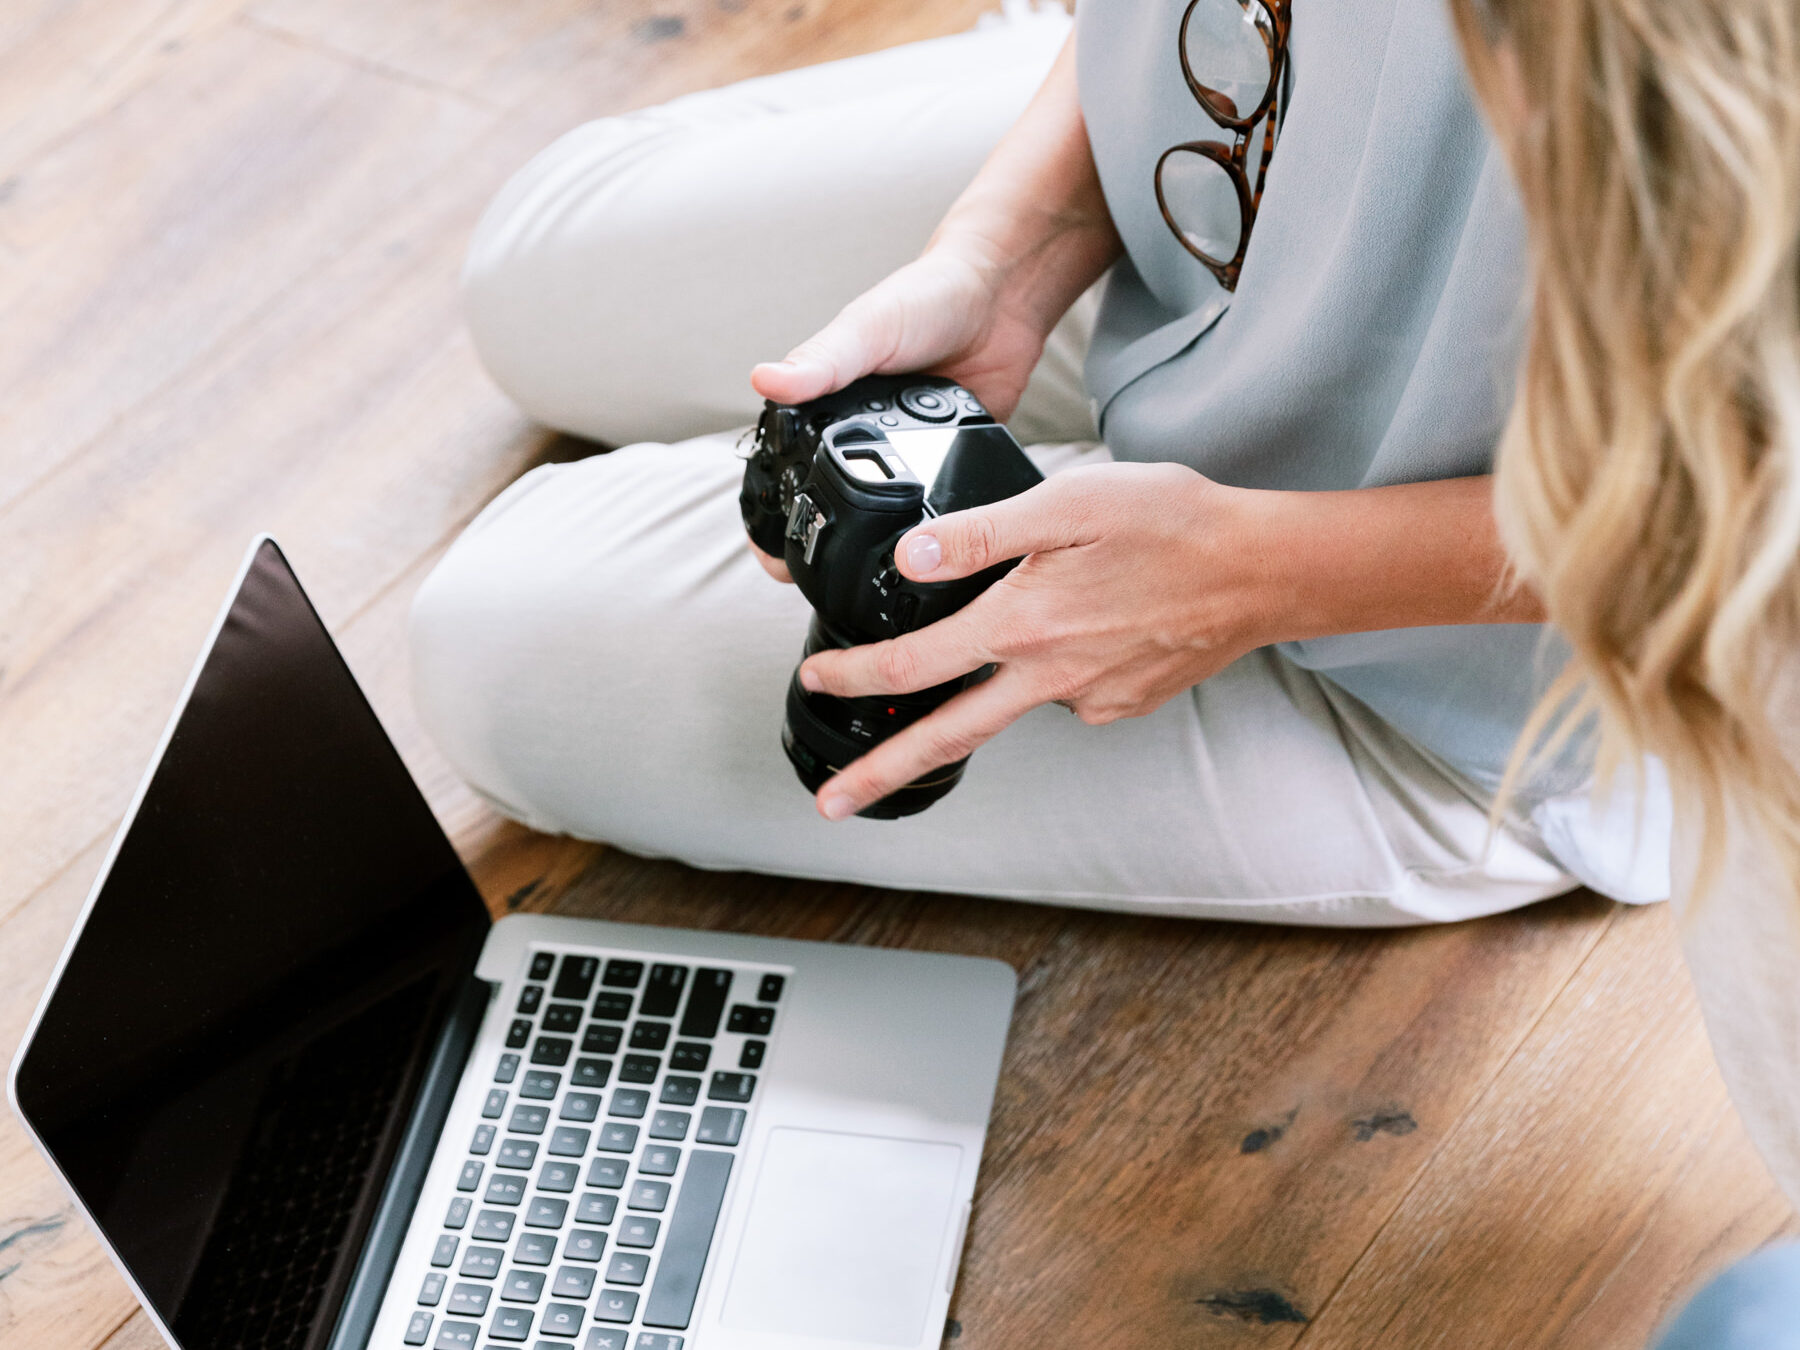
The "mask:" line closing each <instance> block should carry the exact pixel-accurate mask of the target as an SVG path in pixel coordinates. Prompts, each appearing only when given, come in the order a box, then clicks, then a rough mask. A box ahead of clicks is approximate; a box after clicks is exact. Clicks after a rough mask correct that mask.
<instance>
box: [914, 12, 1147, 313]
mask: <svg viewBox="0 0 1800 1350" xmlns="http://www.w3.org/2000/svg"><path fill="white" fill-rule="evenodd" d="M930 247H931V248H948V249H953V250H955V251H956V252H958V253H959V254H962V255H963V256H965V257H967V258H969V259H970V260H971V261H972V262H974V263H975V264H976V265H977V266H978V267H980V268H981V269H982V270H983V271H984V272H985V273H986V274H987V275H988V276H989V278H990V284H991V285H993V286H994V288H995V290H996V291H997V292H1001V293H1003V294H1004V295H1005V296H1006V297H1007V299H1008V300H1009V302H1011V303H1012V304H1014V305H1015V306H1016V307H1017V308H1019V309H1021V310H1024V311H1028V312H1029V314H1030V317H1031V319H1032V321H1033V322H1035V323H1036V324H1038V325H1039V326H1041V327H1042V329H1043V330H1044V331H1046V332H1047V331H1048V330H1049V328H1050V327H1051V326H1052V325H1053V324H1054V323H1055V322H1056V320H1057V319H1058V318H1060V317H1061V316H1062V313H1063V311H1064V310H1066V309H1067V308H1068V307H1069V306H1070V305H1071V304H1073V303H1074V302H1075V300H1076V299H1077V298H1078V297H1079V296H1080V295H1081V293H1082V292H1083V291H1084V290H1086V289H1087V288H1088V287H1089V286H1090V285H1092V284H1093V282H1094V281H1095V280H1096V279H1097V278H1098V277H1099V276H1100V274H1101V273H1102V272H1104V271H1105V270H1106V269H1107V267H1109V266H1110V265H1111V264H1112V262H1113V261H1114V259H1116V258H1117V257H1118V256H1119V254H1120V252H1121V251H1122V245H1121V244H1120V242H1119V236H1118V233H1117V231H1115V230H1114V228H1113V223H1112V217H1111V216H1110V215H1108V213H1107V210H1106V199H1105V197H1104V196H1103V195H1102V193H1101V190H1100V177H1099V174H1098V172H1097V171H1096V170H1095V168H1094V157H1093V152H1092V150H1091V149H1090V147H1089V145H1088V138H1087V124H1086V123H1085V122H1084V121H1083V119H1082V115H1081V103H1080V99H1079V97H1078V95H1077V91H1076V83H1075V37H1074V35H1073V34H1071V35H1070V36H1069V39H1068V41H1067V42H1065V43H1064V44H1063V49H1062V51H1061V53H1060V54H1059V55H1058V56H1057V58H1056V62H1055V64H1054V65H1052V67H1051V69H1050V73H1049V75H1048V76H1046V77H1045V80H1044V83H1043V85H1042V86H1041V87H1040V88H1039V89H1038V92H1037V94H1036V95H1035V96H1034V97H1033V98H1032V101H1031V103H1030V104H1029V105H1027V107H1026V109H1025V112H1024V113H1023V114H1022V115H1021V116H1020V118H1019V120H1018V122H1016V123H1015V124H1014V125H1013V128H1012V130H1010V131H1009V132H1008V133H1007V134H1006V136H1005V137H1004V138H1003V139H1002V140H1001V141H1000V143H999V144H998V145H997V146H995V147H994V150H993V153H992V154H991V155H989V156H988V159H987V162H986V163H985V164H984V165H983V166H982V168H981V171H980V172H979V173H978V174H976V176H975V178H974V180H973V181H972V182H971V183H970V184H969V186H968V188H967V189H965V190H964V192H963V194H962V195H961V196H960V197H958V198H957V200H956V201H955V203H953V204H952V206H951V207H950V210H949V211H948V212H947V213H946V214H945V216H944V219H943V221H942V223H941V224H940V225H939V226H938V229H937V232H936V233H935V234H934V235H933V236H932V240H931V244H930Z"/></svg>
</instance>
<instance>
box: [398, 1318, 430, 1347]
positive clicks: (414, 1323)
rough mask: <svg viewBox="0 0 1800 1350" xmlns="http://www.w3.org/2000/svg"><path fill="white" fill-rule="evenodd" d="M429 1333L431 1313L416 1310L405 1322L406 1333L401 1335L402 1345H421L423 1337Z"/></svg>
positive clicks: (423, 1340)
mask: <svg viewBox="0 0 1800 1350" xmlns="http://www.w3.org/2000/svg"><path fill="white" fill-rule="evenodd" d="M430 1335H431V1314H430V1313H428V1312H416V1313H414V1314H413V1315H412V1317H411V1318H409V1319H408V1320H407V1323H406V1334H405V1335H404V1336H403V1337H401V1344H403V1345H423V1344H425V1338H426V1337H428V1336H430Z"/></svg>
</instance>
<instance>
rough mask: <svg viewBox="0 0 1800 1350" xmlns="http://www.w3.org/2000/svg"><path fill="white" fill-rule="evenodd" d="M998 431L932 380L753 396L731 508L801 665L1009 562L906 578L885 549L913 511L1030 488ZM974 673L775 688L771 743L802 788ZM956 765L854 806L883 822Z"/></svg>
mask: <svg viewBox="0 0 1800 1350" xmlns="http://www.w3.org/2000/svg"><path fill="white" fill-rule="evenodd" d="M1042 481H1043V475H1042V474H1040V473H1039V472H1038V471H1037V468H1036V466H1034V465H1033V464H1032V462H1031V461H1030V460H1029V459H1027V458H1026V457H1025V452H1024V451H1023V450H1021V449H1020V448H1019V443H1018V442H1017V441H1015V440H1014V439H1013V438H1012V433H1011V432H1009V431H1007V429H1006V428H1005V427H1003V426H1001V425H1000V424H999V423H998V422H996V421H995V420H994V419H993V418H992V417H991V416H989V414H988V411H987V409H985V408H983V407H982V406H981V404H980V403H979V402H978V401H977V400H976V398H975V396H974V395H973V394H971V393H970V392H969V391H968V390H967V389H964V388H963V387H962V386H960V385H958V384H957V383H955V382H954V381H953V380H946V379H943V378H942V377H939V376H934V375H871V376H867V377H865V378H863V379H860V380H857V381H856V382H855V383H853V384H851V385H850V386H849V387H848V388H845V389H840V390H839V391H838V392H837V393H835V394H827V395H826V396H825V397H824V398H820V399H814V400H813V401H812V402H811V403H803V404H801V405H799V406H798V407H790V406H788V405H786V404H780V403H769V404H766V405H765V406H764V408H763V414H762V417H761V419H760V420H759V421H758V422H757V424H756V443H755V447H754V449H753V450H752V452H751V455H750V462H749V464H748V465H747V466H746V467H745V469H744V489H743V492H742V494H741V495H740V497H739V499H738V501H739V505H740V506H741V507H742V508H743V513H744V528H745V529H747V530H749V532H750V538H751V539H752V540H754V541H755V543H756V546H757V547H758V548H760V549H762V550H763V551H764V552H765V553H769V554H772V555H773V556H775V557H778V558H784V559H786V561H787V566H788V571H789V572H790V573H792V574H793V578H794V581H795V583H796V584H797V585H798V586H799V587H800V592H801V594H802V595H804V596H805V597H806V598H807V599H808V600H809V601H811V602H812V607H813V621H812V625H811V627H810V628H809V629H808V631H807V636H806V650H805V651H804V653H802V656H801V659H802V660H804V659H805V658H806V657H808V656H811V655H812V654H813V653H814V652H817V651H823V650H824V649H825V648H827V647H853V646H857V645H859V644H862V643H865V642H878V641H880V640H881V639H883V638H891V637H897V636H899V635H900V634H902V633H909V632H911V631H912V630H913V629H915V628H923V627H924V626H925V625H926V624H928V623H933V622H935V621H936V620H938V619H941V618H943V617H945V616H946V615H948V614H953V613H955V612H956V611H957V610H959V609H961V608H962V607H963V606H964V605H966V604H968V603H969V601H971V600H973V599H974V598H975V597H976V596H977V595H979V594H981V592H982V591H984V590H986V589H987V588H988V587H989V586H991V585H992V584H993V583H994V582H995V581H997V580H999V579H1000V578H1001V577H1002V576H1004V575H1005V574H1006V573H1007V572H1008V571H1009V570H1010V569H1011V568H1012V567H1013V566H1014V564H1015V562H1016V561H1017V560H1016V559H1012V560H1008V561H1006V562H1003V563H1000V564H998V565H996V566H994V567H990V568H988V569H987V570H985V571H983V572H979V573H977V574H976V575H974V576H971V577H964V578H960V579H958V580H956V581H930V582H921V581H909V580H908V579H906V578H905V577H902V576H901V575H900V573H899V570H898V569H897V568H896V567H895V566H894V546H895V545H896V544H897V543H899V541H900V536H901V535H902V534H904V533H906V531H908V530H910V529H911V528H912V527H913V526H915V525H917V524H918V523H919V522H920V521H921V520H924V519H926V518H927V517H930V516H939V515H943V514H944V513H946V512H949V511H962V510H966V509H968V508H969V507H972V506H985V505H987V504H988V503H989V502H997V501H999V500H1001V499H1002V498H1004V497H1011V496H1014V495H1015V494H1017V493H1020V492H1023V491H1025V489H1026V488H1029V487H1031V486H1032V485H1033V484H1035V483H1041V482H1042ZM984 676H985V672H983V671H977V672H974V673H972V674H969V675H964V676H959V677H958V678H956V679H954V680H950V681H949V682H947V683H945V684H940V685H937V686H935V687H934V688H931V689H925V690H921V691H920V692H918V693H914V694H895V695H889V696H887V697H882V698H833V697H832V696H830V695H828V694H809V693H807V692H806V691H805V690H804V689H802V688H801V687H800V676H799V671H798V670H796V671H795V673H794V678H793V679H792V680H790V681H789V683H788V696H787V721H786V724H785V725H784V726H783V727H782V732H781V744H782V747H783V748H784V749H785V750H786V751H787V756H788V758H789V759H790V760H792V761H793V765H794V770H795V772H797V773H798V774H799V775H800V781H801V782H802V783H804V784H805V785H806V788H807V790H808V791H809V792H817V791H818V790H819V787H820V786H821V785H822V784H823V783H824V782H825V780H826V779H827V778H830V777H831V776H832V775H833V774H834V773H836V772H837V771H838V770H840V769H842V768H843V767H844V766H845V765H846V764H848V763H849V762H850V761H851V760H853V759H855V758H856V757H857V756H859V755H861V754H863V753H864V752H865V751H867V750H868V749H870V747H872V746H874V745H877V744H879V743H880V742H882V741H884V740H886V739H887V738H888V737H889V736H892V735H893V734H894V733H895V732H897V731H900V730H901V729H903V728H905V727H908V726H910V725H912V723H914V722H916V721H918V720H919V719H920V718H921V717H923V716H925V715H926V714H927V713H929V712H931V711H932V710H933V709H934V708H937V707H939V706H940V705H942V704H943V703H944V702H945V701H947V700H948V699H950V698H951V697H952V696H953V695H955V694H957V693H958V692H960V691H961V690H963V689H965V688H967V687H968V686H969V685H970V684H972V683H974V682H975V681H976V680H978V679H981V678H984ZM967 763H968V760H967V759H966V758H964V759H961V760H958V761H957V762H956V763H955V764H951V765H947V766H945V767H944V768H941V769H934V770H933V771H932V772H930V773H928V774H926V775H925V776H924V777H922V778H919V779H916V780H914V781H913V782H911V783H908V784H907V785H906V786H905V787H903V788H901V789H900V790H899V791H897V792H894V793H892V794H890V795H889V796H887V797H884V798H882V799H881V800H880V801H878V802H876V803H875V804H874V805H873V806H868V807H865V808H864V809H863V810H862V811H861V812H860V813H859V814H861V815H864V816H868V817H871V818H873V819H876V820H894V819H897V818H898V817H900V816H910V815H912V814H914V813H915V812H918V811H923V810H924V809H925V808H926V807H928V806H930V805H931V804H932V803H933V802H935V801H936V800H937V799H938V798H940V797H942V796H943V795H944V794H945V793H947V792H948V791H950V789H951V788H953V787H955V786H956V784H957V781H958V780H959V779H960V778H961V777H962V772H963V766H964V765H965V764H967Z"/></svg>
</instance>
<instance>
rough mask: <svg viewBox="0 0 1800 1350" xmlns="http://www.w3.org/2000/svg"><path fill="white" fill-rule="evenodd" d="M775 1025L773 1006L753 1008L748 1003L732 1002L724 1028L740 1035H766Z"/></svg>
mask: <svg viewBox="0 0 1800 1350" xmlns="http://www.w3.org/2000/svg"><path fill="white" fill-rule="evenodd" d="M774 1026H775V1010H774V1009H773V1008H753V1007H751V1006H750V1005H749V1004H748V1003H734V1004H732V1006H731V1018H730V1020H729V1021H727V1022H726V1023H725V1030H727V1031H730V1032H735V1033H736V1034H737V1035H740V1036H767V1035H768V1034H769V1032H770V1031H771V1030H773V1028H774Z"/></svg>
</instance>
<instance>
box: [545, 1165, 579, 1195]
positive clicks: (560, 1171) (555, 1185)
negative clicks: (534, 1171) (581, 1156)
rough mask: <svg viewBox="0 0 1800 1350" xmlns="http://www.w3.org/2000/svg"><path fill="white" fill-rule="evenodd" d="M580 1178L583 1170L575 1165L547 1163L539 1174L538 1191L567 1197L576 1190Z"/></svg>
mask: <svg viewBox="0 0 1800 1350" xmlns="http://www.w3.org/2000/svg"><path fill="white" fill-rule="evenodd" d="M580 1177H581V1168H580V1167H579V1166H577V1165H576V1164H575V1163H572V1162H547V1163H545V1164H544V1165H543V1167H542V1168H541V1169H540V1170H539V1172H538V1179H537V1184H538V1189H539V1190H540V1191H550V1192H552V1193H553V1194H556V1195H566V1194H568V1193H569V1192H570V1191H572V1190H574V1189H575V1183H576V1181H577V1180H579V1179H580Z"/></svg>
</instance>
